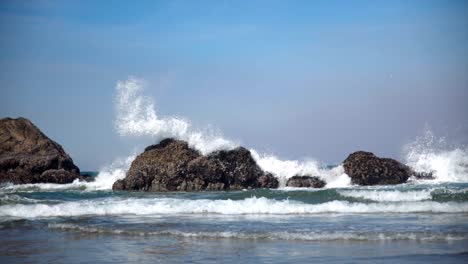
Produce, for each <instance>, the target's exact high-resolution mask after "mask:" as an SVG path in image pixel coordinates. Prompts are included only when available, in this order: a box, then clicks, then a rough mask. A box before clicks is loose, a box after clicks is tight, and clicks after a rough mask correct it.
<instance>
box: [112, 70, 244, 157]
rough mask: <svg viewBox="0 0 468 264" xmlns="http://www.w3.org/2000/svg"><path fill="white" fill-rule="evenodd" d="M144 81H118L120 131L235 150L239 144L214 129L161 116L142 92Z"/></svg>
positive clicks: (204, 150)
mask: <svg viewBox="0 0 468 264" xmlns="http://www.w3.org/2000/svg"><path fill="white" fill-rule="evenodd" d="M144 85H145V82H144V81H143V80H140V79H136V78H133V77H131V78H129V79H128V80H126V81H119V82H118V83H117V96H116V110H117V120H116V127H117V131H118V132H119V134H120V135H122V136H128V135H133V136H142V135H148V136H151V137H153V138H155V139H156V140H161V139H163V138H166V137H174V138H178V139H182V140H185V141H187V142H188V143H189V145H190V146H192V147H194V148H196V149H198V150H199V151H200V152H201V153H203V154H207V153H210V152H213V151H216V150H220V149H233V148H235V147H237V144H236V143H234V142H232V141H230V140H227V139H224V138H223V137H222V136H220V135H217V134H216V133H214V132H213V131H211V130H205V131H198V130H195V129H193V128H192V125H191V124H190V123H189V122H188V121H187V120H184V119H182V118H175V117H170V118H160V117H158V115H157V114H156V110H155V107H154V103H153V102H152V101H151V100H150V99H149V98H147V97H144V96H142V95H141V93H142V90H143V87H144Z"/></svg>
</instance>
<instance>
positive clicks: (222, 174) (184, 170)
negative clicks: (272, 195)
mask: <svg viewBox="0 0 468 264" xmlns="http://www.w3.org/2000/svg"><path fill="white" fill-rule="evenodd" d="M276 187H278V180H277V179H276V178H275V177H273V175H271V174H268V173H265V172H263V171H262V170H261V169H260V167H259V166H258V165H257V164H256V162H255V160H254V159H253V158H252V156H251V154H250V152H249V151H248V150H247V149H245V148H242V147H239V148H236V149H233V150H222V151H217V152H214V153H212V154H210V155H207V156H204V155H202V154H201V153H199V152H198V151H196V150H194V149H192V148H190V147H189V146H188V144H187V142H184V141H181V140H176V139H171V138H169V139H165V140H162V141H161V142H160V143H159V144H156V145H152V146H149V147H147V148H146V149H145V151H144V152H143V153H142V154H140V155H139V156H138V157H136V159H135V160H134V161H133V162H132V165H131V167H130V169H129V170H128V172H127V175H126V177H125V178H124V179H123V180H118V181H116V182H115V183H114V185H113V187H112V189H114V190H138V191H153V192H165V191H204V190H211V191H218V190H239V189H245V188H276Z"/></svg>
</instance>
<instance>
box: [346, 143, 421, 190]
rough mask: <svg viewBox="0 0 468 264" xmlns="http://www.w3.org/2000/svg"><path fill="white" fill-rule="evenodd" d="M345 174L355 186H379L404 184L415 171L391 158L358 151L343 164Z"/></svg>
mask: <svg viewBox="0 0 468 264" xmlns="http://www.w3.org/2000/svg"><path fill="white" fill-rule="evenodd" d="M343 167H344V169H345V173H346V174H347V175H348V176H349V177H350V178H351V182H352V183H353V184H358V185H379V184H382V185H384V184H399V183H404V182H406V181H407V180H408V178H409V177H410V176H411V175H413V174H414V172H413V170H412V169H411V168H410V167H408V166H406V165H404V164H402V163H400V162H398V161H396V160H394V159H389V158H379V157H377V156H375V155H374V154H373V153H371V152H365V151H357V152H354V153H352V154H351V155H349V156H348V158H346V160H345V161H344V162H343Z"/></svg>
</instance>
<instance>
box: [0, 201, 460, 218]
mask: <svg viewBox="0 0 468 264" xmlns="http://www.w3.org/2000/svg"><path fill="white" fill-rule="evenodd" d="M466 212H468V203H466V202H446V203H439V202H434V201H418V202H393V203H390V202H386V203H353V202H348V201H329V202H325V203H321V204H306V203H302V202H298V201H291V200H281V201H278V200H273V199H267V198H264V197H260V198H256V197H252V198H247V199H244V200H235V201H234V200H206V199H200V200H189V199H175V198H158V199H148V198H146V199H135V198H128V199H118V198H115V197H113V198H106V199H96V200H86V201H74V202H64V203H60V204H52V205H49V204H27V205H25V204H16V205H3V206H0V216H8V217H17V218H42V217H62V216H83V215H125V214H131V215H158V214H160V215H168V214H224V215H264V214H273V215H296V214H321V213H356V214H366V213H466Z"/></svg>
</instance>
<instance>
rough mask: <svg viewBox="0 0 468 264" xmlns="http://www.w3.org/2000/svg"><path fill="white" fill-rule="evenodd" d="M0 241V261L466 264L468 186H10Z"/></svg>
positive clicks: (0, 203)
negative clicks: (171, 189) (149, 189)
mask: <svg viewBox="0 0 468 264" xmlns="http://www.w3.org/2000/svg"><path fill="white" fill-rule="evenodd" d="M97 178H99V176H98V177H97ZM98 181H99V180H98ZM0 237H2V243H1V244H0V262H1V263H74V262H81V263H95V262H102V263H106V262H107V263H129V262H132V263H134V262H138V263H154V262H160V263H186V262H189V263H190V262H192V263H193V262H195V263H265V262H266V263H290V262H308V263H309V262H318V261H322V262H332V263H333V262H337V263H342V262H346V263H353V262H354V263H366V262H367V263H393V262H395V261H397V262H398V263H428V262H448V263H452V262H453V263H456V262H459V263H466V262H467V261H468V183H424V182H410V183H407V184H403V185H396V186H374V187H359V186H349V187H341V188H325V189H303V188H287V187H283V188H280V189H278V190H268V189H258V190H243V191H231V192H197V193H144V192H113V191H111V190H110V189H105V188H104V186H97V185H96V184H95V183H94V184H93V183H78V182H76V183H73V184H68V185H54V184H29V185H6V186H3V187H1V188H0Z"/></svg>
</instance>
